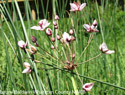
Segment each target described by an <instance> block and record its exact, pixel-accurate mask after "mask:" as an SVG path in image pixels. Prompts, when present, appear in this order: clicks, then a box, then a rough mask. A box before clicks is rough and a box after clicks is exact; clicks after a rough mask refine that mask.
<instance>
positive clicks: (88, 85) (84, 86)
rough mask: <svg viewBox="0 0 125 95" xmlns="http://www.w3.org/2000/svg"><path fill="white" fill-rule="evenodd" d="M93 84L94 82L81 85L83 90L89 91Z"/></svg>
mask: <svg viewBox="0 0 125 95" xmlns="http://www.w3.org/2000/svg"><path fill="white" fill-rule="evenodd" d="M93 85H94V83H86V84H84V85H83V90H85V91H87V92H89V91H91V89H92V87H93Z"/></svg>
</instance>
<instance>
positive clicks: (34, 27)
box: [31, 26, 41, 30]
mask: <svg viewBox="0 0 125 95" xmlns="http://www.w3.org/2000/svg"><path fill="white" fill-rule="evenodd" d="M31 29H34V30H41V27H40V26H33V27H31Z"/></svg>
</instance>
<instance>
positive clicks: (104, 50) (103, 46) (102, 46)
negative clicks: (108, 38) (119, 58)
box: [99, 42, 115, 54]
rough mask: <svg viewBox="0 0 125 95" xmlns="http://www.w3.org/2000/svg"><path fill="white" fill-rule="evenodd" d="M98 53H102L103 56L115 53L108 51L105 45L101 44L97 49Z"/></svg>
mask: <svg viewBox="0 0 125 95" xmlns="http://www.w3.org/2000/svg"><path fill="white" fill-rule="evenodd" d="M99 49H100V51H102V53H105V54H112V53H115V51H114V50H109V49H108V47H107V45H106V43H104V42H103V43H102V44H101V45H100V47H99Z"/></svg>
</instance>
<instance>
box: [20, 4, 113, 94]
mask: <svg viewBox="0 0 125 95" xmlns="http://www.w3.org/2000/svg"><path fill="white" fill-rule="evenodd" d="M70 6H71V10H70V11H71V12H80V11H82V10H83V8H84V7H85V6H86V3H82V4H80V3H78V2H74V3H70ZM58 20H59V16H58V15H55V19H54V21H53V27H54V28H55V29H57V30H58V32H61V31H60V30H59V27H58ZM50 24H51V23H50V22H48V21H47V19H43V20H40V21H39V22H38V26H32V27H31V29H33V30H39V31H42V32H43V31H44V32H45V34H46V36H47V37H49V38H50V40H49V41H51V43H52V44H51V46H49V47H50V49H51V50H56V49H57V48H58V47H57V46H56V44H55V41H59V42H60V43H61V45H62V46H64V48H65V49H66V51H67V50H69V51H70V54H69V56H68V59H67V60H65V62H64V63H63V62H62V61H61V62H62V63H63V64H64V66H63V68H64V69H67V70H70V71H73V70H74V69H76V68H77V66H78V65H79V64H78V63H77V62H75V61H76V60H75V53H74V52H72V51H71V46H70V45H71V43H73V42H74V41H75V39H76V38H75V37H74V36H73V34H74V31H73V29H70V30H69V32H65V31H64V32H63V33H59V34H57V35H56V37H54V36H52V35H53V31H52V29H51V28H50V27H49V25H50ZM97 24H98V23H97V20H94V21H93V23H92V24H84V25H83V27H84V28H85V30H86V31H87V32H88V33H96V32H99V30H98V29H97ZM48 27H49V28H48ZM91 39H92V38H91ZM31 40H32V42H33V43H34V45H31V44H29V45H28V44H27V43H25V42H24V41H23V40H20V41H19V42H18V46H19V47H20V48H21V49H22V50H24V51H25V53H26V54H27V52H29V53H30V54H31V58H32V60H33V61H34V62H40V61H38V60H36V59H35V58H34V55H35V54H37V52H38V51H37V48H40V49H42V48H41V47H40V45H39V44H38V42H37V38H36V37H34V36H32V37H31ZM90 41H91V40H89V41H88V43H90ZM88 45H89V44H88ZM88 45H87V46H86V48H87V47H88ZM27 46H29V47H30V49H29V48H28V47H27ZM36 47H37V48H36ZM58 49H59V48H58ZM72 49H73V48H72ZM42 50H43V49H42ZM99 50H100V51H101V54H102V53H104V54H112V53H114V52H115V51H114V50H109V49H108V47H107V45H106V43H105V42H103V43H102V44H101V45H100V46H99ZM44 52H46V51H44ZM47 54H48V55H50V54H49V53H47ZM82 54H83V53H81V55H82ZM101 54H100V55H101ZM81 55H80V56H81ZM100 55H98V56H97V57H99V56H100ZM97 57H94V58H97ZM60 60H61V59H60ZM24 67H25V69H24V70H23V71H22V73H31V72H32V69H31V66H30V64H29V63H28V62H24ZM82 84H83V83H82ZM93 85H94V83H85V84H83V90H84V91H86V92H89V91H91V89H92V87H93Z"/></svg>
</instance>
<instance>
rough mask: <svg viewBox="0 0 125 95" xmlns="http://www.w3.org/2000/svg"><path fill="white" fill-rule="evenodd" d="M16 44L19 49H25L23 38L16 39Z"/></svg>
mask: <svg viewBox="0 0 125 95" xmlns="http://www.w3.org/2000/svg"><path fill="white" fill-rule="evenodd" d="M18 46H19V47H20V48H21V49H25V47H26V46H27V44H26V43H25V42H24V41H23V40H20V41H18Z"/></svg>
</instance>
